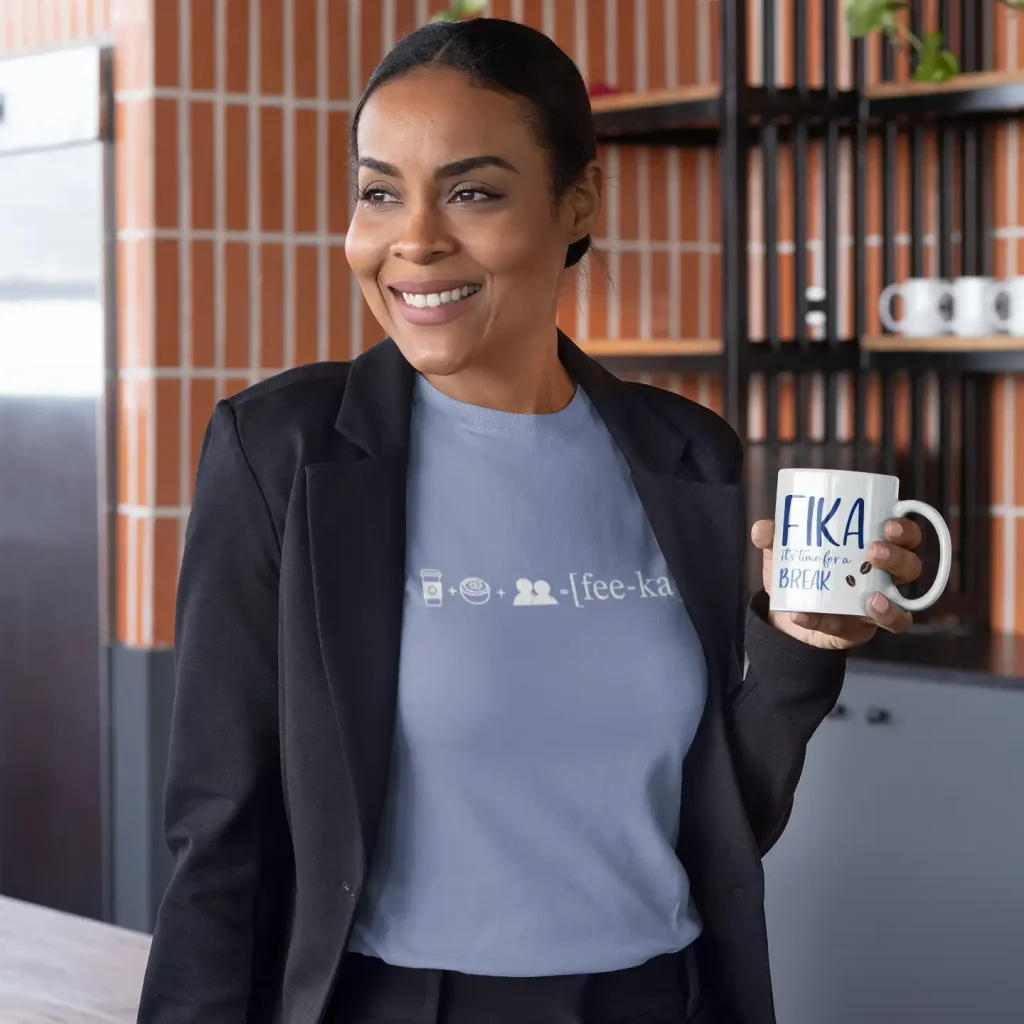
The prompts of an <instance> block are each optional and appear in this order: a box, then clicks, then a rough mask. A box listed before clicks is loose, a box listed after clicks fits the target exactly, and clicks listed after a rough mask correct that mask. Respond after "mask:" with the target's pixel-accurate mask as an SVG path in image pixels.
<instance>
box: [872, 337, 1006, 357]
mask: <svg viewBox="0 0 1024 1024" xmlns="http://www.w3.org/2000/svg"><path fill="white" fill-rule="evenodd" d="M861 348H862V349H863V350H864V351H865V352H962V353H965V354H969V353H971V352H1024V338H1015V337H1013V336H1012V335H1009V334H992V335H986V336H985V337H979V338H962V337H959V336H958V335H950V334H945V335H939V336H937V337H934V338H909V337H907V336H906V335H903V334H876V335H868V336H867V337H865V338H863V339H862V340H861Z"/></svg>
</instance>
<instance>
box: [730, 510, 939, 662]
mask: <svg viewBox="0 0 1024 1024" xmlns="http://www.w3.org/2000/svg"><path fill="white" fill-rule="evenodd" d="M750 537H751V540H753V542H754V547H756V548H759V549H760V551H761V581H762V583H763V585H764V589H765V590H766V591H767V592H768V593H769V594H770V593H771V591H772V540H773V538H774V537H775V521H774V520H773V519H759V520H758V521H757V522H756V523H754V526H753V529H752V530H751V531H750ZM885 538H886V539H885V541H884V542H881V543H877V542H876V543H874V544H872V545H871V547H870V548H869V549H868V561H869V562H870V563H871V564H872V565H873V566H875V568H877V569H884V570H885V571H886V572H888V573H891V575H892V579H893V582H894V583H896V584H897V585H901V584H904V583H911V582H913V581H914V580H916V579H917V578H918V576H920V575H921V559H920V558H918V557H917V555H915V554H914V550H913V549H914V548H916V547H917V546H918V544H920V543H921V531H920V529H919V528H918V526H917V524H916V523H914V522H913V521H912V520H910V519H890V520H889V521H888V522H887V523H886V524H885ZM868 611H869V612H870V618H858V617H857V616H854V615H820V614H817V613H808V612H770V613H769V619H770V620H771V624H772V625H773V626H774V627H775V628H776V629H779V630H781V631H782V632H783V633H788V634H789V635H790V636H792V637H795V638H796V639H797V640H801V641H802V642H803V643H805V644H810V645H811V646H812V647H823V648H826V649H831V650H836V651H846V650H849V649H850V648H851V647H857V646H858V645H860V644H864V643H867V642H868V641H869V640H870V639H871V638H872V637H873V636H874V635H875V630H877V629H878V628H879V627H881V628H882V629H886V630H888V631H889V632H890V633H905V632H906V631H907V630H908V629H909V628H910V624H911V622H912V621H913V616H912V615H911V614H910V612H907V611H904V610H903V609H902V608H900V607H899V606H898V605H896V604H894V603H893V602H892V601H890V600H889V599H888V598H887V597H886V596H885V595H884V594H880V593H878V592H877V591H876V592H875V593H874V594H872V595H871V597H870V598H869V599H868Z"/></svg>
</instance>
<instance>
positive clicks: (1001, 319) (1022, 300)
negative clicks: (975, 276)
mask: <svg viewBox="0 0 1024 1024" xmlns="http://www.w3.org/2000/svg"><path fill="white" fill-rule="evenodd" d="M1004 296H1005V298H1006V303H1007V311H1006V316H1003V315H1002V313H1001V312H1000V310H999V300H1000V299H1001V298H1003V297H1004ZM987 312H988V320H989V323H990V324H991V325H992V327H993V328H994V329H995V330H997V331H1008V332H1009V333H1010V334H1012V335H1014V336H1015V337H1018V338H1020V337H1024V277H1008V278H1007V279H1006V280H1005V281H994V282H993V283H992V285H991V286H990V287H989V289H988V310H987Z"/></svg>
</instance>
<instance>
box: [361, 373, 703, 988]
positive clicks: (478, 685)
mask: <svg viewBox="0 0 1024 1024" xmlns="http://www.w3.org/2000/svg"><path fill="white" fill-rule="evenodd" d="M406 565H407V579H406V590H405V613H404V621H403V627H402V648H401V668H400V674H399V691H398V709H397V717H396V725H395V740H394V748H393V752H392V766H391V775H390V779H389V792H388V798H387V801H386V805H385V810H384V817H383V821H382V824H381V829H380V834H379V839H378V845H377V848H376V851H375V854H374V857H373V861H372V865H371V870H370V876H369V878H368V880H367V885H366V889H365V891H364V894H363V897H362V899H361V901H360V905H359V908H358V910H357V916H356V923H355V925H354V928H353V931H352V935H351V939H350V943H349V948H350V949H353V950H355V951H356V952H360V953H365V954H369V955H373V956H377V957H379V958H381V959H382V960H384V961H386V962H388V963H391V964H396V965H399V966H404V967H425V968H441V969H445V970H453V971H461V972H463V973H467V974H482V975H501V976H506V977H516V976H539V975H552V974H584V973H586V974H589V973H596V972H600V971H611V970H618V969H620V968H625V967H632V966H635V965H637V964H640V963H643V962H644V961H646V960H648V959H650V958H651V957H654V956H658V955H660V954H662V953H668V952H674V951H676V950H679V949H682V948H683V947H685V946H687V945H689V944H690V943H691V942H692V941H693V940H694V939H695V938H696V937H697V935H698V934H699V933H700V922H699V918H698V916H697V914H696V911H695V909H694V908H693V906H692V904H691V900H690V888H689V882H688V879H687V877H686V873H685V871H684V869H683V867H682V865H681V864H680V862H679V859H678V857H677V856H676V853H675V849H674V848H675V845H676V840H677V837H678V830H679V808H680V801H681V799H685V794H683V793H682V792H681V788H682V762H683V757H684V756H685V754H686V752H687V750H688V748H689V746H690V744H691V742H692V740H693V736H694V734H695V732H696V729H697V725H698V723H699V721H700V717H701V714H702V713H703V709H704V701H705V697H706V693H707V672H706V667H705V661H704V655H703V652H702V649H701V646H700V642H699V640H698V638H697V635H696V633H695V631H694V628H693V625H692V623H691V621H690V617H689V615H688V614H687V611H686V608H685V606H684V604H683V602H682V600H681V598H680V597H679V593H678V590H677V588H676V585H675V582H674V581H673V579H672V577H671V574H670V573H669V570H668V567H667V566H666V564H665V560H664V558H663V556H662V554H661V551H660V550H659V548H658V544H657V542H656V541H655V539H654V536H653V534H652V532H651V528H650V526H649V524H648V522H647V519H646V516H645V515H644V512H643V509H642V507H641V505H640V501H639V499H638V498H637V495H636V492H635V490H634V488H633V485H632V483H631V481H630V472H629V468H628V466H627V464H626V462H625V459H624V458H623V456H622V454H621V452H620V451H619V450H618V448H617V447H616V445H615V443H614V441H613V440H612V438H611V436H610V435H609V434H608V431H607V429H606V428H605V426H604V424H603V422H602V421H601V419H600V417H599V416H598V414H597V412H596V410H595V409H594V407H593V406H592V405H591V403H590V402H589V401H588V399H587V397H586V395H585V394H584V393H583V391H582V389H577V392H576V395H575V397H574V398H573V400H572V402H571V403H570V404H569V405H568V406H567V407H566V408H565V409H563V410H561V411H560V412H557V413H554V414H551V415H538V416H530V415H519V414H513V413H504V412H498V411H495V410H493V409H484V408H480V407H477V406H470V405H466V404H463V403H461V402H457V401H455V400H454V399H451V398H449V397H448V396H446V395H444V394H442V393H441V392H439V391H437V390H436V389H435V388H433V387H432V386H431V385H430V384H428V383H427V382H426V381H424V380H423V379H422V378H419V379H418V381H417V387H416V392H415V400H414V406H413V419H412V447H411V453H410V465H409V483H408V539H407V558H406Z"/></svg>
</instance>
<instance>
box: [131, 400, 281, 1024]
mask: <svg viewBox="0 0 1024 1024" xmlns="http://www.w3.org/2000/svg"><path fill="white" fill-rule="evenodd" d="M279 573H280V543H279V538H278V535H277V532H276V530H275V526H274V523H273V520H272V518H271V515H270V512H269V509H268V506H267V503H266V501H265V500H264V497H263V493H262V491H261V489H260V487H259V484H258V483H257V480H256V477H255V475H254V473H253V470H252V467H251V466H250V464H249V461H248V459H247V458H246V455H245V453H244V451H243V449H242V444H241V441H240V438H239V433H238V426H237V422H236V419H235V413H234V410H233V409H232V407H231V405H230V404H229V403H228V402H226V401H225V402H221V403H220V404H219V405H218V406H217V408H216V410H215V411H214V414H213V417H212V419H211V421H210V424H209V426H208V428H207V432H206V436H205V438H204V441H203V447H202V452H201V456H200V461H199V470H198V474H197V479H196V488H195V495H194V499H193V505H192V511H191V514H190V517H189V523H188V529H187V533H186V541H185V550H184V555H183V560H182V568H181V575H180V579H179V585H178V598H177V606H176V629H175V656H176V657H175V660H176V676H177V678H176V691H175V699H174V712H173V718H172V727H171V739H170V751H169V758H168V776H167V785H166V793H165V806H164V826H165V834H166V839H167V844H168V846H169V847H170V850H171V853H172V854H173V857H174V861H175V867H174V872H173V875H172V878H171V881H170V884H169V886H168V888H167V890H166V892H165V895H164V898H163V901H162V903H161V906H160V910H159V913H158V916H157V922H156V928H155V931H154V935H153V942H152V947H151V951H150V955H149V962H148V965H147V969H146V974H145V980H144V983H143V990H142V997H141V1002H140V1007H139V1014H138V1021H139V1024H199V1022H203V1024H207V1022H209V1021H217V1022H218V1024H244V1022H245V1021H247V1020H248V1018H249V1002H250V998H251V992H252V991H253V988H254V986H256V985H257V982H256V980H255V979H254V976H253V975H254V969H253V960H254V957H255V956H256V955H257V954H258V948H257V947H258V944H257V942H256V930H257V928H256V919H257V916H258V909H257V907H258V903H259V900H258V898H257V897H258V891H259V887H260V878H261V872H262V871H263V869H264V867H265V862H266V860H267V842H268V836H269V834H270V833H271V832H272V831H273V830H276V829H278V828H279V827H280V822H281V820H282V819H283V814H282V811H281V808H282V805H283V797H282V793H281V782H280V772H279V760H278V711H277V602H278V596H277V595H278V579H279Z"/></svg>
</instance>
